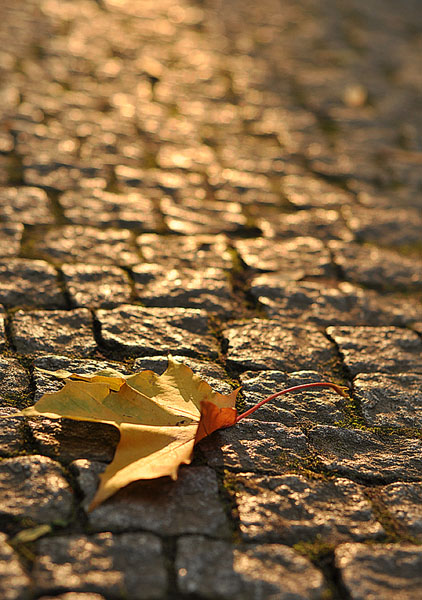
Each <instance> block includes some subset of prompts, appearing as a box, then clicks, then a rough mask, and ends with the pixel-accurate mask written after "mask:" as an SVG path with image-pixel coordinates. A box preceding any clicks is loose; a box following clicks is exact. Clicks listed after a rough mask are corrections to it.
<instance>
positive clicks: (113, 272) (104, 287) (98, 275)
mask: <svg viewBox="0 0 422 600" xmlns="http://www.w3.org/2000/svg"><path fill="white" fill-rule="evenodd" d="M62 271H63V274H64V278H65V282H66V287H67V290H68V292H69V295H70V299H71V302H72V304H73V305H74V306H84V307H101V308H113V307H115V306H118V305H119V304H126V303H127V302H129V301H130V297H131V291H132V290H131V287H130V284H129V279H128V277H127V275H126V273H125V272H124V271H123V270H122V269H119V268H118V267H113V266H107V267H104V266H99V265H87V264H78V265H63V266H62Z"/></svg>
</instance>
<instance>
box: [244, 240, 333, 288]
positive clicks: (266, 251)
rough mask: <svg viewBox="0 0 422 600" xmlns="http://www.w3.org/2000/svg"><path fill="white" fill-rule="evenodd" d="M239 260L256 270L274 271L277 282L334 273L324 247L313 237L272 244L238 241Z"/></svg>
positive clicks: (268, 241) (270, 242)
mask: <svg viewBox="0 0 422 600" xmlns="http://www.w3.org/2000/svg"><path fill="white" fill-rule="evenodd" d="M235 247H236V249H237V250H238V252H239V253H240V256H241V258H242V260H243V261H244V262H245V263H246V264H247V265H248V266H249V267H252V268H253V269H257V270H259V271H277V273H278V276H279V277H280V280H284V281H297V280H299V279H303V277H328V276H330V275H331V276H332V275H333V274H334V273H333V270H332V265H331V258H330V255H329V253H328V251H327V250H326V248H325V247H324V244H323V243H322V242H321V241H320V240H318V239H316V238H313V237H298V238H296V239H294V240H286V241H274V240H269V239H265V238H258V239H246V240H237V241H236V242H235Z"/></svg>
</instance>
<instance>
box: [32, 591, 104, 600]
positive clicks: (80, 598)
mask: <svg viewBox="0 0 422 600" xmlns="http://www.w3.org/2000/svg"><path fill="white" fill-rule="evenodd" d="M53 598H55V599H56V600H105V598H104V596H100V594H92V593H90V592H87V593H86V594H85V593H84V592H67V593H65V594H60V595H59V596H41V598H40V600H53Z"/></svg>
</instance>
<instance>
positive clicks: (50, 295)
mask: <svg viewBox="0 0 422 600" xmlns="http://www.w3.org/2000/svg"><path fill="white" fill-rule="evenodd" d="M0 286H1V288H0V301H1V302H2V303H3V304H5V305H6V306H9V307H16V306H30V307H39V308H64V307H65V305H66V301H65V298H64V295H63V293H62V291H61V290H60V287H59V284H58V279H57V272H56V270H55V269H54V267H52V266H51V265H49V264H48V263H47V262H45V261H44V260H26V259H21V258H9V259H7V260H2V261H0Z"/></svg>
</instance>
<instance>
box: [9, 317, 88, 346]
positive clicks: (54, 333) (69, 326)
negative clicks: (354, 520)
mask: <svg viewBox="0 0 422 600" xmlns="http://www.w3.org/2000/svg"><path fill="white" fill-rule="evenodd" d="M13 341H14V344H15V346H16V350H17V351H18V352H19V353H20V354H35V355H36V354H38V355H39V354H46V353H57V354H72V355H76V356H78V355H79V356H89V355H91V354H92V353H93V352H95V350H96V348H97V345H96V343H95V340H94V336H93V332H92V320H91V315H90V312H89V310H87V309H86V308H79V309H76V310H71V311H59V310H52V311H43V310H37V311H32V312H24V311H22V310H20V311H18V312H16V313H15V314H14V316H13Z"/></svg>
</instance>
